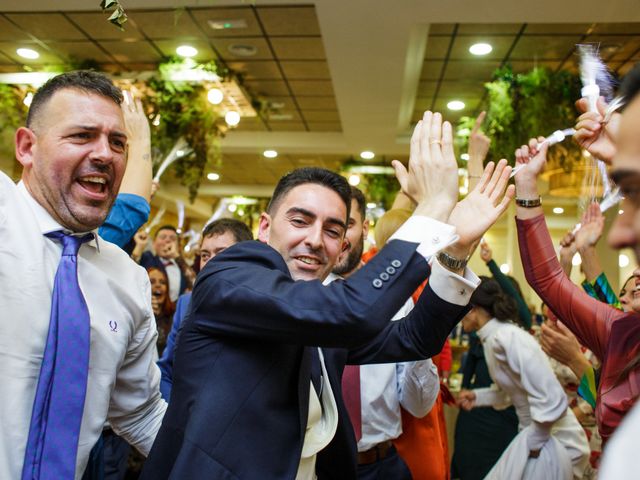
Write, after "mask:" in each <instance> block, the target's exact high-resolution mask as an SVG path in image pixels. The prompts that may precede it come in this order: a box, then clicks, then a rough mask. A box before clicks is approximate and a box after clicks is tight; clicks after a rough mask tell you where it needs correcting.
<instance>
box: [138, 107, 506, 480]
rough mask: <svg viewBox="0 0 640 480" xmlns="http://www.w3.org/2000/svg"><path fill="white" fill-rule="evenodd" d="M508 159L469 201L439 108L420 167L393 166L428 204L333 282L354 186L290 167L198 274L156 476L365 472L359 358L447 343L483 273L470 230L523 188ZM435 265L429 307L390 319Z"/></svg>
mask: <svg viewBox="0 0 640 480" xmlns="http://www.w3.org/2000/svg"><path fill="white" fill-rule="evenodd" d="M505 164H506V162H501V163H500V164H499V165H498V167H497V168H496V169H495V171H494V169H493V165H492V164H490V165H489V166H488V167H487V170H486V171H485V175H484V177H483V179H482V180H481V182H480V184H479V186H478V187H477V188H476V189H475V190H474V191H473V192H472V193H471V194H470V195H469V196H468V197H467V198H466V199H465V200H463V201H462V202H460V203H458V204H457V205H456V201H457V195H458V179H457V165H456V160H455V155H454V152H453V147H452V133H451V126H450V125H449V124H448V123H446V122H445V124H444V125H443V124H442V120H441V117H440V115H439V114H431V112H427V113H426V114H425V117H424V119H423V121H421V122H419V123H418V125H417V127H416V130H415V132H414V136H413V138H412V144H411V158H410V161H409V170H408V172H407V170H405V169H404V167H403V166H402V165H401V164H399V162H396V163H395V165H394V166H395V167H396V172H397V176H398V178H399V180H400V184H401V186H402V189H403V191H405V193H407V194H408V195H409V197H410V198H412V199H414V200H415V201H416V203H417V208H416V213H415V214H414V216H413V217H412V218H411V219H410V220H409V221H408V222H407V223H406V224H405V225H403V226H402V227H401V228H400V229H399V230H398V232H396V234H395V235H394V237H392V240H391V241H390V242H389V243H388V245H387V246H386V247H385V248H384V249H382V250H381V251H380V252H379V253H378V255H376V257H374V258H373V259H372V260H371V261H370V262H369V263H368V264H367V265H366V266H364V267H363V268H362V269H360V270H359V271H358V272H356V273H355V274H354V275H353V276H352V277H350V278H349V279H348V280H346V281H344V282H343V281H336V282H333V283H332V284H331V285H329V286H326V287H325V286H323V285H322V284H321V282H320V279H322V278H324V277H326V276H327V275H328V274H329V272H330V271H331V270H332V268H333V266H334V264H335V262H336V261H337V259H338V256H339V255H340V253H341V252H343V251H344V249H345V247H346V243H345V240H344V234H345V230H346V224H347V219H348V218H349V207H350V203H351V196H350V189H349V185H348V184H347V183H346V181H345V180H344V178H342V177H341V176H339V175H337V174H335V173H333V172H330V171H327V170H322V169H316V168H307V169H300V170H297V171H294V172H293V173H291V174H289V175H287V176H285V177H283V179H281V181H280V182H279V183H278V185H277V186H276V189H275V191H274V194H273V197H272V199H271V202H270V204H269V207H268V209H267V212H266V213H263V214H262V215H261V218H260V225H259V235H258V236H259V239H260V242H243V243H240V244H238V245H235V246H233V247H231V248H229V249H227V250H226V251H225V252H223V253H222V254H220V255H218V256H217V257H216V258H215V259H214V260H213V261H211V262H209V263H208V264H207V266H206V267H205V268H204V270H203V271H202V272H201V274H200V277H199V278H198V281H197V282H196V286H195V289H194V292H193V296H192V301H191V307H190V311H189V313H188V316H187V318H186V319H185V321H184V325H183V330H182V333H181V335H180V339H179V341H178V347H177V354H176V360H175V365H174V386H173V391H172V397H171V403H170V406H169V409H168V411H167V414H166V416H165V418H164V421H163V424H162V428H161V431H160V433H159V434H158V436H157V438H156V443H155V444H154V446H153V449H152V451H151V453H150V455H149V458H148V459H147V463H146V465H145V469H144V471H143V474H142V478H146V479H162V478H172V479H183V478H205V479H206V478H210V479H223V478H224V479H236V478H240V479H274V480H275V479H278V480H281V479H294V478H298V479H312V478H316V475H317V478H321V479H324V478H336V479H338V478H339V479H345V478H355V472H356V462H355V451H356V450H355V446H356V444H355V436H354V432H353V428H352V427H351V425H350V422H349V419H348V417H347V414H346V411H345V406H344V403H343V401H342V395H341V391H340V378H341V375H342V370H343V368H344V365H345V364H346V363H355V364H357V363H374V362H397V361H406V360H414V359H421V358H428V357H430V356H432V355H434V354H436V353H437V352H439V351H440V349H441V348H442V344H443V342H444V340H445V338H446V336H447V334H448V333H449V331H450V330H451V329H452V327H453V326H454V325H455V324H456V323H457V322H458V320H459V319H461V318H462V317H463V316H464V314H465V313H466V312H467V310H468V308H467V307H466V304H467V303H468V300H469V296H470V294H471V293H472V291H473V290H474V288H475V286H476V285H477V283H478V279H477V277H476V276H475V275H473V274H472V273H471V272H469V271H468V270H467V269H466V267H465V262H466V260H465V259H466V256H467V255H468V253H469V251H470V248H471V245H472V243H473V242H475V241H477V240H478V239H479V238H480V237H481V235H482V234H483V233H484V232H485V231H486V230H487V229H488V228H489V227H490V226H491V225H492V224H493V223H494V222H495V221H496V220H497V218H498V216H499V215H500V214H501V213H502V212H503V211H504V209H505V208H506V206H507V204H508V201H509V200H510V198H512V197H513V190H512V188H511V187H509V189H508V190H507V194H506V195H505V196H504V198H503V192H504V190H505V188H506V185H507V182H508V176H509V173H510V168H508V167H507V168H505ZM492 173H493V175H492ZM454 207H455V208H454ZM445 222H448V223H445ZM443 249H445V250H446V253H443ZM437 252H440V253H439V254H438V260H436V259H432V257H433V256H434V255H435V254H436V253H437ZM428 260H432V263H431V266H430V264H429V263H428ZM441 263H444V264H446V267H443V266H442V264H441ZM430 272H431V277H430V282H429V284H428V285H427V287H426V288H425V289H424V292H423V294H422V296H421V298H420V301H419V302H418V303H417V304H416V307H415V308H414V310H413V311H412V312H411V313H410V314H409V315H408V316H407V317H405V318H404V319H401V320H398V321H396V322H389V320H390V319H391V317H392V316H393V314H394V313H395V312H396V311H397V310H398V309H399V308H400V307H401V306H402V304H403V303H404V301H405V300H406V299H407V298H408V297H409V296H410V295H411V293H412V292H413V291H414V290H415V288H416V287H417V286H418V285H419V284H420V283H421V282H422V281H423V280H424V279H425V278H426V277H427V276H429V274H430ZM296 280H306V281H302V282H301V281H296ZM318 347H322V348H318Z"/></svg>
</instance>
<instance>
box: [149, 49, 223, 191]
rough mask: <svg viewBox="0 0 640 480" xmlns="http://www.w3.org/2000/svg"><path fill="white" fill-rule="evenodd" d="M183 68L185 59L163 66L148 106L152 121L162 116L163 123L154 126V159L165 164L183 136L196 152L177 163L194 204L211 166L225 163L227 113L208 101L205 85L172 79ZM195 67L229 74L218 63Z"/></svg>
mask: <svg viewBox="0 0 640 480" xmlns="http://www.w3.org/2000/svg"><path fill="white" fill-rule="evenodd" d="M180 68H184V62H183V61H182V60H175V59H173V60H168V61H167V62H164V63H163V64H161V65H160V67H159V72H160V74H159V75H157V76H155V77H153V78H151V79H150V80H149V81H148V82H147V87H148V88H149V91H148V92H147V93H148V96H147V99H146V103H147V104H148V106H150V108H151V112H150V113H151V115H150V118H152V119H155V118H157V117H158V116H159V121H160V123H159V125H157V126H152V144H153V145H152V146H153V150H154V158H156V159H159V161H161V160H162V158H163V157H164V156H165V155H167V154H168V153H169V151H171V149H172V147H173V146H174V145H175V143H176V142H177V141H178V139H180V138H181V137H183V138H184V139H185V140H186V141H187V143H188V144H189V146H190V147H191V149H192V150H193V153H192V154H191V155H188V156H185V157H183V158H181V159H179V160H177V161H176V163H175V164H174V166H175V172H176V175H177V176H178V178H180V180H181V183H182V184H183V185H185V186H186V187H188V188H189V194H190V198H191V200H192V201H193V199H194V198H195V196H196V195H197V192H198V187H199V186H200V181H201V179H202V177H203V176H204V173H205V170H206V169H207V167H209V166H219V164H220V162H221V159H222V154H221V151H220V139H221V137H222V136H223V135H224V133H225V132H226V129H227V126H226V123H225V122H224V118H223V114H222V113H221V112H220V111H219V110H218V109H217V108H216V107H215V106H214V105H211V103H209V102H208V100H207V88H206V87H205V86H204V84H202V83H201V82H182V81H181V82H173V81H171V80H170V77H171V73H172V72H174V71H175V70H176V69H180ZM195 68H197V69H202V70H206V71H208V72H211V73H216V72H218V75H220V76H223V75H225V74H226V71H222V69H220V68H219V67H218V66H217V65H216V64H215V62H210V63H207V64H203V65H197V66H196V67H195ZM221 74H222V75H221Z"/></svg>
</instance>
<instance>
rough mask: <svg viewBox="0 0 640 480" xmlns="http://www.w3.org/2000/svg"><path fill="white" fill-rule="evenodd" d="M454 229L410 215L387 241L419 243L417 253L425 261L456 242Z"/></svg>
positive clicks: (432, 220)
mask: <svg viewBox="0 0 640 480" xmlns="http://www.w3.org/2000/svg"><path fill="white" fill-rule="evenodd" d="M458 238H459V237H458V235H456V227H454V226H452V225H448V224H446V223H442V222H439V221H438V220H434V219H433V218H429V217H425V216H423V215H412V216H411V217H409V219H408V220H407V221H406V222H404V223H403V224H402V226H401V227H400V228H399V229H398V230H396V232H395V233H394V234H393V235H391V238H390V239H389V240H405V241H407V242H414V243H419V244H420V245H418V248H417V250H418V253H419V254H420V255H422V256H423V257H424V258H425V259H426V260H427V261H429V258H430V257H431V256H433V255H435V254H436V253H437V252H439V251H440V250H442V249H443V248H445V247H448V246H449V245H451V244H452V243H455V242H456V241H457V240H458Z"/></svg>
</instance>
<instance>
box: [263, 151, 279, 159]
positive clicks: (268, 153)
mask: <svg viewBox="0 0 640 480" xmlns="http://www.w3.org/2000/svg"><path fill="white" fill-rule="evenodd" d="M262 155H264V156H265V157H266V158H276V157H277V156H278V152H276V151H275V150H265V151H264V152H262Z"/></svg>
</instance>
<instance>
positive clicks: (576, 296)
mask: <svg viewBox="0 0 640 480" xmlns="http://www.w3.org/2000/svg"><path fill="white" fill-rule="evenodd" d="M540 140H542V139H540ZM546 154H547V145H546V144H544V145H543V146H542V147H541V148H540V149H538V141H536V140H535V139H532V140H531V141H530V144H529V145H528V146H527V145H523V146H522V147H521V148H519V149H518V150H517V151H516V161H517V162H518V164H520V163H525V164H527V165H526V166H525V167H524V168H523V169H522V170H521V171H520V172H519V173H518V174H517V175H516V192H517V199H518V200H517V201H516V204H517V209H516V217H517V220H516V223H517V228H518V241H519V245H520V256H521V258H522V265H523V267H524V272H525V276H526V278H527V281H528V282H529V285H531V287H532V288H533V289H534V290H535V292H536V293H537V294H538V296H539V297H540V298H541V299H542V300H543V301H544V302H545V303H546V304H547V305H548V306H549V308H551V310H552V311H553V313H554V314H555V315H557V316H558V318H560V320H562V322H563V323H564V324H565V325H566V326H567V327H568V328H569V330H571V331H572V332H573V333H574V334H575V335H576V337H578V340H579V341H580V342H581V343H582V344H583V345H585V346H587V347H588V348H589V349H590V350H591V351H592V352H594V353H595V354H596V356H598V357H599V358H603V356H604V349H605V345H606V340H607V336H608V334H609V326H610V323H611V321H612V320H613V319H614V318H617V317H618V316H620V315H623V314H622V312H619V311H618V310H616V309H615V308H613V307H610V306H608V305H605V304H603V303H601V302H599V301H598V300H595V299H593V298H591V297H590V296H589V295H587V294H586V293H585V292H584V291H582V290H581V289H580V288H579V287H578V286H576V285H574V284H573V282H571V280H570V279H569V278H568V277H567V276H566V274H565V273H564V272H563V271H562V267H561V266H560V263H559V262H558V259H557V258H556V252H555V249H554V247H553V243H552V242H551V237H550V236H549V230H548V228H547V225H546V223H545V220H544V213H543V211H542V207H541V206H535V207H530V208H526V207H524V206H522V203H523V201H530V202H535V201H537V200H538V199H539V198H540V196H539V193H538V187H537V177H538V175H539V173H540V172H541V171H542V169H543V167H544V164H545V162H546Z"/></svg>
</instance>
